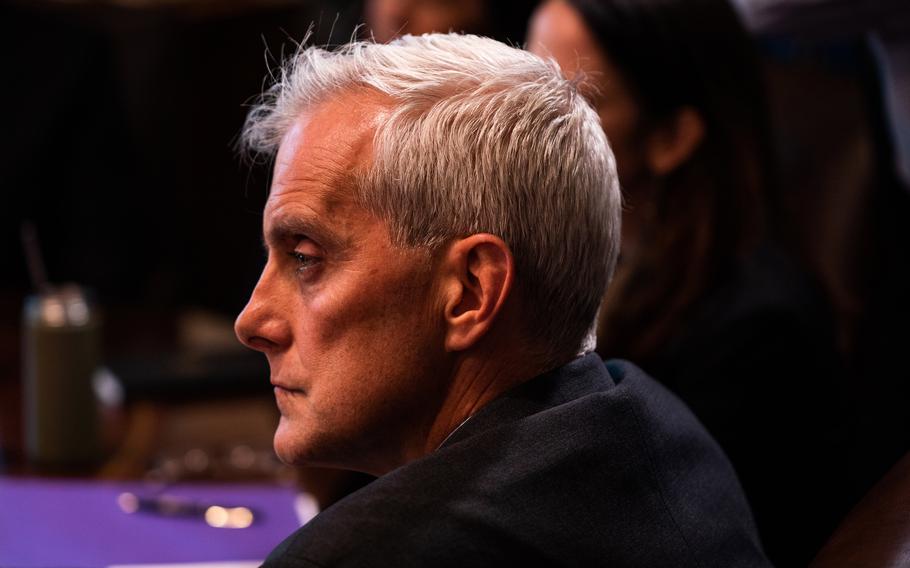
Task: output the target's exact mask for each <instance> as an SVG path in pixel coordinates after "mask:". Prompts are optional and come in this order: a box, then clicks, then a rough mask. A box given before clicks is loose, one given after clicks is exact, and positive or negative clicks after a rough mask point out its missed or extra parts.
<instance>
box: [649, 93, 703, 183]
mask: <svg viewBox="0 0 910 568" xmlns="http://www.w3.org/2000/svg"><path fill="white" fill-rule="evenodd" d="M704 138H705V122H704V120H703V119H702V117H701V115H700V114H699V113H698V111H696V110H695V109H694V108H692V107H683V108H682V109H680V110H679V111H677V113H676V115H675V116H673V118H672V119H671V120H670V121H669V123H668V124H665V125H663V126H661V127H660V128H658V129H656V130H655V131H654V132H652V133H651V135H650V136H649V138H648V146H647V160H648V167H649V168H650V169H651V173H653V174H655V175H657V176H664V175H667V174H669V173H670V172H672V171H673V170H675V169H676V168H678V167H679V166H680V165H682V164H683V163H684V162H685V161H686V160H688V159H689V158H690V157H691V156H692V154H694V153H695V150H697V149H698V146H699V145H700V144H701V142H702V140H704Z"/></svg>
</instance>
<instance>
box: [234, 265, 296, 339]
mask: <svg viewBox="0 0 910 568" xmlns="http://www.w3.org/2000/svg"><path fill="white" fill-rule="evenodd" d="M268 271H269V267H268V266H266V268H265V270H263V271H262V276H260V277H259V282H258V283H257V284H256V287H255V288H254V289H253V294H252V295H251V296H250V300H249V302H247V305H246V307H245V308H243V311H241V312H240V315H238V316H237V320H236V321H235V322H234V333H236V334H237V339H239V340H240V342H241V343H243V344H244V345H246V346H247V347H249V348H250V349H255V350H257V351H262V352H263V353H266V354H269V353H272V352H275V351H279V350H282V349H284V348H286V347H287V346H288V345H289V344H290V340H291V328H290V324H289V322H288V320H287V314H288V313H290V312H289V310H288V308H289V306H287V305H285V304H286V303H287V298H285V297H283V296H282V295H281V294H279V293H278V290H277V289H275V287H274V286H273V283H272V282H271V279H270V278H269V275H268Z"/></svg>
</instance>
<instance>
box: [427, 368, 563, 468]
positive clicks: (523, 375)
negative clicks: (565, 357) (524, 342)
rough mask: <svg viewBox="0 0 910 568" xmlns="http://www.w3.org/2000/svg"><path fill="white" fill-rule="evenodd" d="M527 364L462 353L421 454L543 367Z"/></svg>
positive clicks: (540, 371)
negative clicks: (462, 355)
mask: <svg viewBox="0 0 910 568" xmlns="http://www.w3.org/2000/svg"><path fill="white" fill-rule="evenodd" d="M529 363H530V361H524V362H522V363H519V362H516V361H515V360H506V359H497V358H496V357H490V356H483V355H474V356H466V357H465V358H463V359H462V360H461V361H459V363H458V365H457V366H456V368H455V373H454V375H453V380H452V382H451V388H450V389H449V391H448V393H447V396H446V399H445V400H444V401H443V404H442V406H441V407H440V411H439V413H438V414H437V416H436V420H435V421H434V423H433V425H432V427H431V428H430V431H429V435H428V436H427V439H426V444H425V446H424V448H423V453H424V454H428V453H431V452H433V451H435V450H436V449H438V448H439V447H440V446H441V445H442V444H443V442H444V441H445V440H446V438H448V437H449V436H450V435H451V434H452V432H454V431H455V430H456V429H458V427H459V426H461V425H462V424H464V423H465V421H467V420H468V419H469V418H470V417H471V416H473V415H474V414H476V413H477V411H478V410H480V409H481V408H483V407H484V406H486V405H487V404H489V403H490V402H492V401H494V400H496V399H497V398H499V397H500V396H502V395H503V393H505V392H506V391H508V390H510V389H512V388H513V387H515V386H518V385H520V384H521V383H523V382H525V381H527V380H529V379H532V378H534V377H535V376H537V375H539V374H540V373H542V372H544V371H545V370H546V369H544V368H542V366H541V365H536V364H533V363H531V364H529Z"/></svg>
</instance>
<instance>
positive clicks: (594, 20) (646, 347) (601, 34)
mask: <svg viewBox="0 0 910 568" xmlns="http://www.w3.org/2000/svg"><path fill="white" fill-rule="evenodd" d="M528 40H529V41H528V45H529V49H531V50H532V51H535V52H537V53H539V54H540V55H543V56H550V57H553V58H554V59H556V61H557V62H558V63H559V64H560V66H561V67H562V68H563V70H564V72H565V73H566V74H567V75H569V76H576V77H578V79H579V81H580V82H581V83H580V84H581V89H582V92H583V93H584V94H585V95H586V96H588V97H589V98H590V100H591V102H592V104H593V105H594V107H595V108H596V109H597V111H598V113H599V115H600V118H601V122H602V126H603V128H604V131H605V133H606V134H607V137H608V139H609V141H610V144H611V146H612V148H613V151H614V153H615V155H616V160H617V165H618V169H619V175H620V182H621V183H622V185H623V188H624V193H625V198H626V210H625V212H624V215H623V235H622V236H623V246H622V254H621V258H620V265H619V267H618V269H617V274H616V277H615V279H614V282H613V283H612V284H611V286H610V290H609V292H608V294H607V297H606V299H605V302H604V306H603V308H602V313H601V328H600V333H599V347H598V350H599V351H600V352H601V353H602V355H604V356H605V357H622V358H628V359H631V360H633V361H635V362H636V363H638V364H639V365H641V366H642V367H643V368H644V369H645V370H646V371H648V372H649V373H650V374H652V375H653V376H654V377H656V378H657V379H658V380H660V381H662V382H663V383H664V384H666V385H667V386H668V387H669V388H670V389H671V390H673V391H674V392H676V393H677V394H678V395H679V396H680V397H681V398H682V399H683V400H685V401H686V402H687V403H688V404H689V406H690V407H691V408H692V409H693V411H694V412H695V413H696V414H697V415H698V416H699V418H700V419H701V420H702V422H703V423H704V424H705V425H706V426H707V428H708V429H709V430H710V431H711V432H712V433H713V434H714V436H715V437H716V438H717V440H718V441H719V443H720V444H721V446H722V447H723V448H724V450H725V451H726V452H727V453H728V455H729V457H730V458H731V461H732V462H733V464H734V466H735V467H736V469H737V472H738V474H739V476H740V479H741V481H742V483H743V486H744V489H745V490H746V494H747V496H748V497H749V499H750V502H751V505H752V507H753V510H754V512H755V515H756V520H757V522H758V525H759V530H760V532H761V533H762V536H763V539H764V542H765V545H766V548H767V553H768V556H769V558H770V559H771V560H772V561H776V562H777V563H780V564H781V565H788V564H790V563H796V562H799V563H801V564H805V563H806V562H808V561H809V560H810V559H811V558H812V556H813V555H814V553H815V552H816V551H817V550H818V548H819V547H820V546H821V544H822V542H823V541H824V539H825V536H826V535H828V534H830V532H831V531H832V530H833V528H834V526H835V525H836V523H837V521H838V520H839V519H840V517H841V516H842V515H843V514H844V513H845V512H846V509H847V508H848V507H849V503H843V502H841V501H843V498H842V495H844V493H845V492H844V491H842V490H841V481H840V479H839V475H840V474H841V472H842V471H843V470H844V467H842V464H839V463H837V460H838V457H837V456H838V447H837V444H838V435H839V432H838V426H837V424H838V423H839V417H840V416H841V410H842V409H841V403H842V396H843V392H842V390H843V384H842V381H841V380H840V378H839V377H840V376H841V375H840V371H839V369H840V365H839V363H838V354H837V351H836V349H835V347H834V345H835V343H834V337H833V334H832V329H833V326H832V325H831V321H830V315H829V313H828V309H827V305H826V302H825V301H824V300H823V299H822V297H821V295H820V294H819V293H818V292H816V290H817V288H816V287H815V286H814V283H813V282H812V281H811V280H809V279H808V278H807V277H805V276H804V274H803V273H802V272H801V271H800V270H799V269H798V267H797V266H795V265H794V264H793V263H792V262H791V261H790V260H789V258H788V257H787V256H786V255H785V254H782V253H781V252H780V251H779V249H778V248H777V247H775V246H774V245H772V244H771V240H772V239H771V238H770V237H771V236H772V235H773V234H774V233H775V229H776V228H775V227H774V221H775V220H776V219H777V218H778V216H777V215H776V212H775V208H776V204H775V202H776V199H775V198H774V193H773V189H772V188H773V183H772V180H773V172H774V168H773V165H772V163H771V162H772V160H771V158H770V156H771V152H770V149H769V143H768V139H769V137H768V133H767V121H766V111H765V105H764V101H763V89H762V84H761V80H760V73H759V68H758V64H757V60H756V56H755V54H754V52H753V47H752V45H751V43H750V39H749V37H748V36H747V35H746V33H745V31H744V30H743V28H742V26H741V24H740V22H739V21H738V19H737V16H736V14H735V12H734V11H733V9H732V8H731V7H730V6H729V5H728V4H727V2H726V1H725V0H685V1H683V0H600V1H598V0H550V1H548V2H546V3H544V4H543V5H542V6H541V7H540V8H539V9H538V11H537V13H536V14H535V16H534V18H533V20H532V23H531V26H530V31H529V37H528ZM839 499H840V501H839Z"/></svg>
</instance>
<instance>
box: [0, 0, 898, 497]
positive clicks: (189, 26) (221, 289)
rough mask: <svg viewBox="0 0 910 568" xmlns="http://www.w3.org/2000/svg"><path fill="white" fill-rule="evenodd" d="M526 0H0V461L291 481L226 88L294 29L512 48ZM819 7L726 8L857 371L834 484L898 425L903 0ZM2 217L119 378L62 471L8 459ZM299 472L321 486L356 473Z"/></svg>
mask: <svg viewBox="0 0 910 568" xmlns="http://www.w3.org/2000/svg"><path fill="white" fill-rule="evenodd" d="M536 4H537V2H531V1H528V2H521V1H517V0H515V1H510V2H484V1H481V0H463V1H459V2H453V1H451V0H435V1H426V2H419V1H409V0H369V1H366V2H362V1H359V0H358V1H342V0H335V1H329V0H325V1H305V0H298V1H295V2H290V1H284V0H232V1H224V0H221V1H219V0H119V1H80V0H65V1H63V0H61V1H52V0H31V1H25V0H23V1H7V2H5V3H4V4H3V5H2V8H0V61H2V64H0V73H2V84H3V85H5V86H3V87H2V88H0V93H2V97H3V99H2V100H3V104H2V108H3V110H4V112H3V130H2V132H3V136H2V137H0V184H2V189H3V193H2V195H3V200H4V201H3V205H2V207H0V231H2V238H0V250H2V256H0V258H2V266H3V269H2V274H3V276H2V278H0V401H2V402H0V404H2V406H0V472H5V473H8V474H28V473H34V472H39V473H50V474H54V475H69V474H73V473H74V472H75V473H78V474H80V475H84V474H88V475H92V476H98V477H103V478H107V479H131V478H141V477H143V476H149V475H154V476H164V477H165V478H185V477H191V478H192V477H197V478H205V479H246V478H256V479H275V478H280V477H282V476H285V477H293V476H294V474H292V473H290V472H288V471H287V470H285V469H283V468H282V466H281V465H280V464H278V463H277V462H276V461H275V459H274V457H273V456H272V454H271V436H272V432H273V430H274V425H275V422H276V420H277V413H276V409H275V408H274V404H273V402H272V394H271V387H270V385H269V382H268V368H267V365H266V364H265V360H264V358H263V357H261V355H259V354H256V353H251V352H247V351H245V350H244V349H243V348H241V347H240V346H239V344H238V343H237V342H236V340H235V339H234V336H233V330H232V322H233V318H234V317H235V315H236V314H237V313H239V311H240V310H241V309H242V307H243V306H244V304H245V302H246V299H247V298H248V296H249V293H250V291H251V290H252V288H253V286H254V284H255V282H256V279H257V277H258V274H259V271H260V270H261V268H262V265H263V263H264V256H263V252H262V247H261V238H260V217H261V212H262V206H263V203H264V201H265V198H266V196H267V188H268V183H269V171H268V164H259V165H252V164H248V163H244V162H243V161H242V160H241V159H240V158H239V157H238V155H237V153H236V151H235V147H234V145H235V143H236V138H237V135H238V133H239V130H240V127H241V125H242V122H243V119H244V116H245V114H246V111H247V105H248V104H249V103H250V102H251V101H252V100H253V98H254V97H255V96H256V95H257V94H258V93H260V92H261V90H262V88H263V85H264V84H265V83H264V77H266V75H267V72H268V69H269V68H270V67H274V66H275V65H276V64H277V63H278V62H279V61H280V60H281V59H282V57H283V56H285V55H287V54H289V53H291V52H293V50H294V49H295V48H296V43H295V42H296V41H298V40H300V39H302V38H303V37H304V36H305V34H306V33H307V31H308V30H312V32H313V35H312V38H311V42H313V43H318V44H338V43H343V42H345V41H347V40H348V39H350V38H351V37H352V36H354V35H355V34H359V35H360V36H361V37H367V36H368V35H369V34H370V33H372V34H373V36H374V37H375V39H376V40H377V41H387V40H389V39H391V38H393V37H394V36H395V35H396V34H399V33H409V32H413V33H421V32H426V31H434V30H435V31H447V30H450V29H453V30H456V31H471V32H475V33H481V34H485V35H492V36H494V37H496V38H498V39H501V40H504V41H508V42H510V43H512V44H515V45H524V43H525V40H526V30H527V27H528V23H529V20H530V18H531V15H532V12H533V11H534V9H535V7H536ZM740 4H749V2H741V3H740ZM757 4H762V3H761V2H758V3H757ZM771 4H773V3H771ZM784 4H786V3H784ZM833 4H838V5H842V4H848V5H849V6H847V7H846V8H844V9H843V11H842V13H840V14H839V15H837V16H834V17H831V18H830V19H826V18H821V19H819V18H818V17H816V16H814V15H811V14H810V15H808V16H807V15H801V14H796V15H795V16H793V15H791V16H789V17H787V18H784V17H781V18H779V19H778V18H776V17H775V16H776V13H775V12H773V11H767V10H766V11H762V10H750V9H749V8H748V6H747V7H745V8H743V6H741V5H739V6H738V7H739V9H741V10H742V12H741V13H744V14H745V15H746V16H747V17H745V18H744V21H745V22H746V24H747V27H749V29H750V31H751V33H752V34H753V36H754V40H755V45H756V49H757V50H758V53H759V57H760V64H761V70H762V75H763V79H764V82H765V89H766V93H765V94H766V99H767V103H768V109H769V116H770V133H771V143H772V146H773V153H774V156H775V158H776V162H777V168H778V169H779V171H778V172H776V173H775V177H776V178H777V182H776V183H777V188H776V193H775V199H774V201H775V204H774V207H775V209H774V210H773V212H772V213H773V217H774V220H775V223H774V225H775V231H776V234H777V236H778V237H779V240H780V242H781V243H783V246H784V247H785V248H786V249H787V253H788V254H789V255H791V256H792V257H793V258H794V259H796V260H797V262H798V263H799V264H800V265H801V267H802V269H803V270H805V271H806V272H807V273H808V274H811V275H812V278H813V279H814V280H815V281H817V282H818V284H819V286H820V288H821V289H822V290H823V294H824V297H825V299H826V302H827V303H828V304H829V305H830V307H831V310H832V313H833V314H834V320H833V323H832V325H831V327H832V333H833V334H834V335H836V338H837V344H838V350H839V354H840V356H841V357H842V361H843V362H842V363H840V364H841V365H842V366H841V370H842V371H843V372H844V373H845V375H847V376H848V377H849V380H848V381H847V385H848V386H850V387H851V388H852V387H857V388H856V391H855V393H856V394H855V396H856V398H857V399H859V402H858V403H857V405H856V406H855V408H854V409H853V410H852V411H851V412H853V414H852V415H851V421H852V422H851V432H852V435H853V436H855V437H856V440H855V444H854V446H853V447H855V448H860V449H859V450H857V451H858V452H859V453H857V454H855V455H852V456H850V459H851V460H861V461H863V462H864V463H866V464H868V465H867V467H865V468H862V471H861V472H860V473H858V474H857V477H856V479H854V480H853V482H852V485H851V486H850V487H849V489H845V491H847V492H848V493H849V495H847V496H846V499H845V500H846V501H847V502H853V501H855V500H856V499H858V498H859V496H860V495H861V494H862V493H863V491H864V489H865V488H867V487H868V486H870V485H871V484H872V483H873V482H874V481H875V480H876V479H878V477H880V476H881V475H882V474H884V472H885V471H886V470H887V469H888V467H890V465H891V464H893V463H894V462H895V461H896V460H897V459H898V457H899V456H900V455H902V453H903V452H904V451H906V449H907V440H908V434H910V427H908V422H907V420H908V419H907V414H908V413H907V412H906V406H907V403H908V386H907V385H908V382H910V373H908V371H907V365H906V362H905V358H904V356H903V355H904V350H905V349H906V345H908V340H910V333H908V325H907V317H908V316H910V309H908V305H910V302H908V293H910V277H908V273H910V267H908V264H910V261H908V259H910V238H908V233H910V231H908V227H910V207H908V205H907V204H908V195H910V193H908V190H907V178H906V177H904V176H906V171H903V172H902V170H901V162H900V134H899V131H900V130H899V128H898V129H896V127H895V124H896V122H895V118H894V114H893V108H892V106H889V104H888V103H889V100H891V101H892V102H894V101H893V99H894V97H901V96H908V95H907V85H908V83H910V80H908V76H907V70H906V64H907V61H908V55H907V54H908V50H907V49H906V44H907V29H908V27H907V25H906V24H907V20H906V9H905V8H903V9H899V8H894V7H891V6H889V5H888V3H887V2H884V3H881V4H882V5H883V6H884V8H883V12H882V13H871V14H867V13H866V12H865V11H863V10H862V9H861V8H860V6H861V3H860V2H856V3H849V2H848V3H837V2H834V3H833ZM893 4H894V6H897V5H898V3H893ZM888 10H896V11H895V12H888ZM883 14H884V15H883ZM838 17H839V19H838ZM883 20H884V21H890V23H889V24H888V25H887V26H884V27H883V26H882V25H881V24H880V22H881V21H883ZM365 21H368V22H369V25H368V26H363V27H359V28H358V26H359V25H361V24H363V23H364V22H365ZM844 22H850V25H847V24H844ZM717 49H718V50H719V51H722V50H724V49H725V46H724V45H723V44H722V43H719V44H718V45H717ZM901 85H903V86H902V87H900V86H901ZM901 89H902V90H901ZM901 93H902V94H901ZM898 102H900V101H898ZM904 131H905V130H904ZM904 142H906V141H904ZM23 227H26V228H27V229H26V231H27V232H28V231H31V233H29V234H33V235H34V236H35V237H36V239H35V240H34V241H33V242H37V245H38V249H40V252H41V255H42V257H43V259H44V265H45V267H46V273H47V278H48V280H49V281H50V282H53V283H65V282H73V283H77V284H79V285H80V286H83V287H84V288H85V289H86V290H88V291H89V293H90V297H91V298H92V301H93V302H94V304H95V305H96V306H97V308H98V310H99V313H100V314H101V317H102V319H103V327H102V328H101V330H102V331H101V332H100V333H101V343H102V352H103V356H102V359H103V362H104V364H105V366H106V367H107V368H108V369H109V371H110V374H111V376H113V377H115V379H116V383H117V384H118V385H119V386H118V387H117V388H115V389H114V390H115V391H116V392H115V393H114V394H112V395H111V396H110V397H108V398H109V400H108V401H107V402H106V406H105V409H106V410H105V414H104V417H103V420H104V422H103V425H104V427H103V428H102V430H103V435H104V438H105V441H104V444H105V455H104V459H102V460H100V461H99V462H97V463H93V464H90V465H89V466H86V467H84V468H82V469H79V468H73V467H68V468H62V469H59V468H58V469H54V468H51V469H47V468H42V467H40V466H39V465H38V464H35V463H30V462H29V460H28V459H27V456H26V453H27V452H26V450H25V446H24V442H23V439H24V433H25V432H24V430H25V425H24V424H25V420H24V417H23V410H22V405H21V401H22V397H23V381H22V376H23V372H24V365H23V361H22V348H21V346H22V342H23V319H22V312H23V306H24V303H25V298H26V297H27V295H29V294H30V293H33V292H34V291H35V284H34V282H33V281H32V279H31V278H30V276H29V270H28V268H27V263H26V258H25V254H24V253H23V244H22V243H23V238H22V234H23ZM29 228H30V229H29ZM775 364H776V365H778V364H779V365H783V364H786V362H780V361H779V362H775ZM118 389H119V390H118ZM805 412H806V417H805V418H806V419H807V420H810V421H811V420H812V417H813V410H812V409H811V408H807V409H805ZM769 467H770V466H769ZM316 477H318V476H316ZM314 479H315V481H312V482H311V483H312V484H315V485H311V487H321V488H322V490H323V491H324V494H325V495H326V497H325V499H324V501H325V502H328V501H330V500H331V499H332V498H333V497H332V496H334V495H337V494H342V493H343V492H344V487H347V486H348V485H349V484H351V483H353V484H356V483H357V482H358V481H356V480H355V481H351V480H348V479H335V478H331V477H321V478H318V479H316V478H314ZM320 484H321V485H320Z"/></svg>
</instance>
